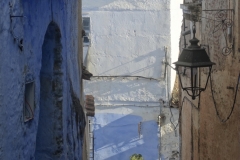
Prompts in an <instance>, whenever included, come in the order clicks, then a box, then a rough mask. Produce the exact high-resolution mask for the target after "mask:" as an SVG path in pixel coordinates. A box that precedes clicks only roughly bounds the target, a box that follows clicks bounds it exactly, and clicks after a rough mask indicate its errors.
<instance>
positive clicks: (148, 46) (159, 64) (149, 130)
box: [82, 0, 179, 160]
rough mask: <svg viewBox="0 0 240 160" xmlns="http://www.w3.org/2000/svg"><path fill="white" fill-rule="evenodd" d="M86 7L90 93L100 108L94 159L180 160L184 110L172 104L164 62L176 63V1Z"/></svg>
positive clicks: (118, 0) (114, 1)
mask: <svg viewBox="0 0 240 160" xmlns="http://www.w3.org/2000/svg"><path fill="white" fill-rule="evenodd" d="M82 6H83V10H82V14H83V17H84V18H83V20H85V21H83V28H84V29H85V37H84V49H83V50H84V56H83V62H84V66H86V68H87V70H88V71H90V72H91V73H92V74H93V77H91V81H85V82H84V93H85V95H93V96H94V99H95V109H96V110H95V117H93V118H89V120H90V121H89V122H90V123H91V124H90V126H91V127H89V128H92V131H90V132H92V133H91V135H90V137H92V140H91V145H90V147H89V148H91V149H92V151H90V152H89V157H91V158H89V159H97V160H123V159H130V157H131V155H133V154H141V155H142V156H143V158H144V160H157V159H161V160H165V159H166V160H167V159H170V158H175V159H178V151H179V148H178V143H179V138H178V131H177V130H178V127H177V123H178V109H175V108H172V109H170V108H169V105H168V101H169V99H170V90H171V89H170V88H171V86H170V85H171V76H170V68H169V67H165V63H164V62H165V61H166V59H168V61H170V59H171V58H170V51H171V29H170V28H171V27H170V26H171V22H170V19H171V14H170V11H171V10H170V6H171V4H170V0H138V1H137V0H98V1H93V0H83V5H82ZM178 36H179V35H178ZM176 47H178V46H176ZM170 119H171V120H170ZM159 122H160V123H159ZM171 122H172V123H171ZM90 130H91V129H90Z"/></svg>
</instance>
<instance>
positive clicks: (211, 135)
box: [181, 0, 240, 160]
mask: <svg viewBox="0 0 240 160" xmlns="http://www.w3.org/2000/svg"><path fill="white" fill-rule="evenodd" d="M202 7H203V8H202V9H203V10H204V9H208V10H211V9H216V8H225V9H233V10H234V13H235V14H232V16H230V15H231V13H232V11H231V10H229V11H227V12H226V13H227V14H228V16H227V18H228V19H229V18H230V19H232V20H233V27H232V36H233V38H234V41H231V39H230V38H229V37H227V39H225V37H224V33H223V28H222V26H221V25H222V24H221V25H220V26H221V27H220V29H219V30H218V31H217V32H215V33H213V31H214V29H215V30H216V25H217V23H218V22H216V21H215V22H213V21H211V20H210V19H215V18H216V14H217V12H218V10H216V11H203V16H204V17H208V19H207V18H202V22H201V23H197V30H198V34H197V36H198V37H199V39H200V43H201V44H203V45H205V47H206V51H207V53H208V55H209V57H210V59H211V61H213V62H215V63H216V65H214V67H213V71H212V75H211V79H210V80H209V82H208V85H207V89H206V90H205V91H204V92H202V93H201V97H200V101H199V105H198V99H197V100H195V101H192V102H191V101H188V102H184V104H183V109H182V117H181V137H182V147H181V151H182V152H181V153H182V154H181V156H182V159H184V160H188V159H194V160H205V159H209V160H227V159H232V160H239V159H240V152H239V148H240V143H239V141H240V134H239V133H240V130H239V118H240V108H239V105H240V101H239V88H237V87H238V83H239V46H240V43H239V42H240V41H239V1H220V0H208V1H203V2H202ZM222 13H223V12H222ZM222 17H224V16H222ZM222 17H221V18H222ZM222 22H223V21H222ZM187 24H188V22H187ZM226 33H227V32H226ZM226 35H227V36H229V35H228V34H226ZM226 40H227V41H226ZM181 44H183V41H182V43H181ZM231 44H233V45H234V48H232V49H233V50H232V52H231V53H230V54H229V55H227V56H226V55H224V53H223V51H224V50H223V48H224V47H226V46H230V45H231ZM222 53H223V54H222ZM200 76H201V81H204V80H206V77H207V75H206V71H201V73H200ZM232 87H233V88H232ZM211 88H212V91H211ZM231 88H232V89H231ZM184 96H186V94H185V93H184V92H182V98H184ZM235 96H236V99H235ZM234 99H235V100H234ZM191 103H193V104H194V105H192V104H191ZM194 106H195V107H194ZM198 106H199V108H198V109H196V107H198Z"/></svg>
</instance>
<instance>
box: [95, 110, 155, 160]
mask: <svg viewBox="0 0 240 160" xmlns="http://www.w3.org/2000/svg"><path fill="white" fill-rule="evenodd" d="M141 121H142V117H140V116H135V115H122V114H113V113H104V114H97V115H96V116H95V125H94V138H95V140H94V142H95V144H94V155H95V158H96V159H104V160H113V159H123V160H128V159H129V158H130V156H131V155H133V154H134V153H139V154H142V155H143V157H144V159H145V160H153V159H158V156H159V155H158V154H159V152H158V144H159V138H158V134H159V131H158V126H157V123H156V121H145V122H142V123H141V129H140V130H139V127H138V126H139V122H141ZM108 122H110V123H108ZM104 123H108V124H106V125H104ZM139 133H140V134H141V135H140V136H139Z"/></svg>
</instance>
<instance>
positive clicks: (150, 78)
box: [92, 76, 161, 81]
mask: <svg viewBox="0 0 240 160" xmlns="http://www.w3.org/2000/svg"><path fill="white" fill-rule="evenodd" d="M92 78H142V79H149V80H156V81H160V80H161V79H156V78H152V77H143V76H92Z"/></svg>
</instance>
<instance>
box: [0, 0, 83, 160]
mask: <svg viewBox="0 0 240 160" xmlns="http://www.w3.org/2000/svg"><path fill="white" fill-rule="evenodd" d="M9 4H10V5H9ZM0 5H1V11H0V14H1V15H2V16H1V17H2V18H1V19H0V40H1V42H2V44H1V45H0V75H1V76H0V110H1V112H0V159H7V160H15V159H19V160H26V159H64V160H65V159H82V139H83V131H84V126H85V120H84V114H83V111H82V108H81V105H80V101H79V99H80V98H81V96H82V95H81V83H80V82H81V71H80V65H79V53H81V50H79V48H78V46H79V42H80V41H79V39H78V33H79V30H80V29H79V26H78V23H79V22H78V18H79V16H80V15H78V13H79V12H78V7H79V6H81V4H80V3H79V2H78V1H62V0H60V1H49V0H43V1H31V0H22V1H18V0H13V1H8V0H7V1H4V2H3V1H1V2H0ZM10 15H12V16H23V17H13V18H9V17H10ZM78 29H79V30H78ZM49 32H50V33H49ZM21 45H22V46H23V47H21ZM28 75H30V76H31V77H32V80H33V82H34V88H35V90H34V93H32V94H33V95H34V96H33V97H34V106H31V107H32V109H33V114H34V117H33V119H31V120H29V121H27V122H24V114H23V111H24V104H25V103H26V100H24V92H25V83H26V81H27V76H28ZM46 75H47V76H46ZM40 77H41V78H40ZM40 79H41V80H40ZM45 93H46V94H45ZM44 96H45V98H44ZM44 103H45V104H44ZM37 135H38V136H37ZM36 137H38V138H36ZM36 139H38V142H37V141H36ZM48 142H49V143H48ZM44 143H45V144H44ZM47 143H48V144H49V146H47V145H46V144H47ZM39 147H40V149H39V150H37V149H36V148H39ZM41 147H42V148H41ZM38 154H41V155H42V156H43V157H44V158H40V157H41V156H39V155H38Z"/></svg>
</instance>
